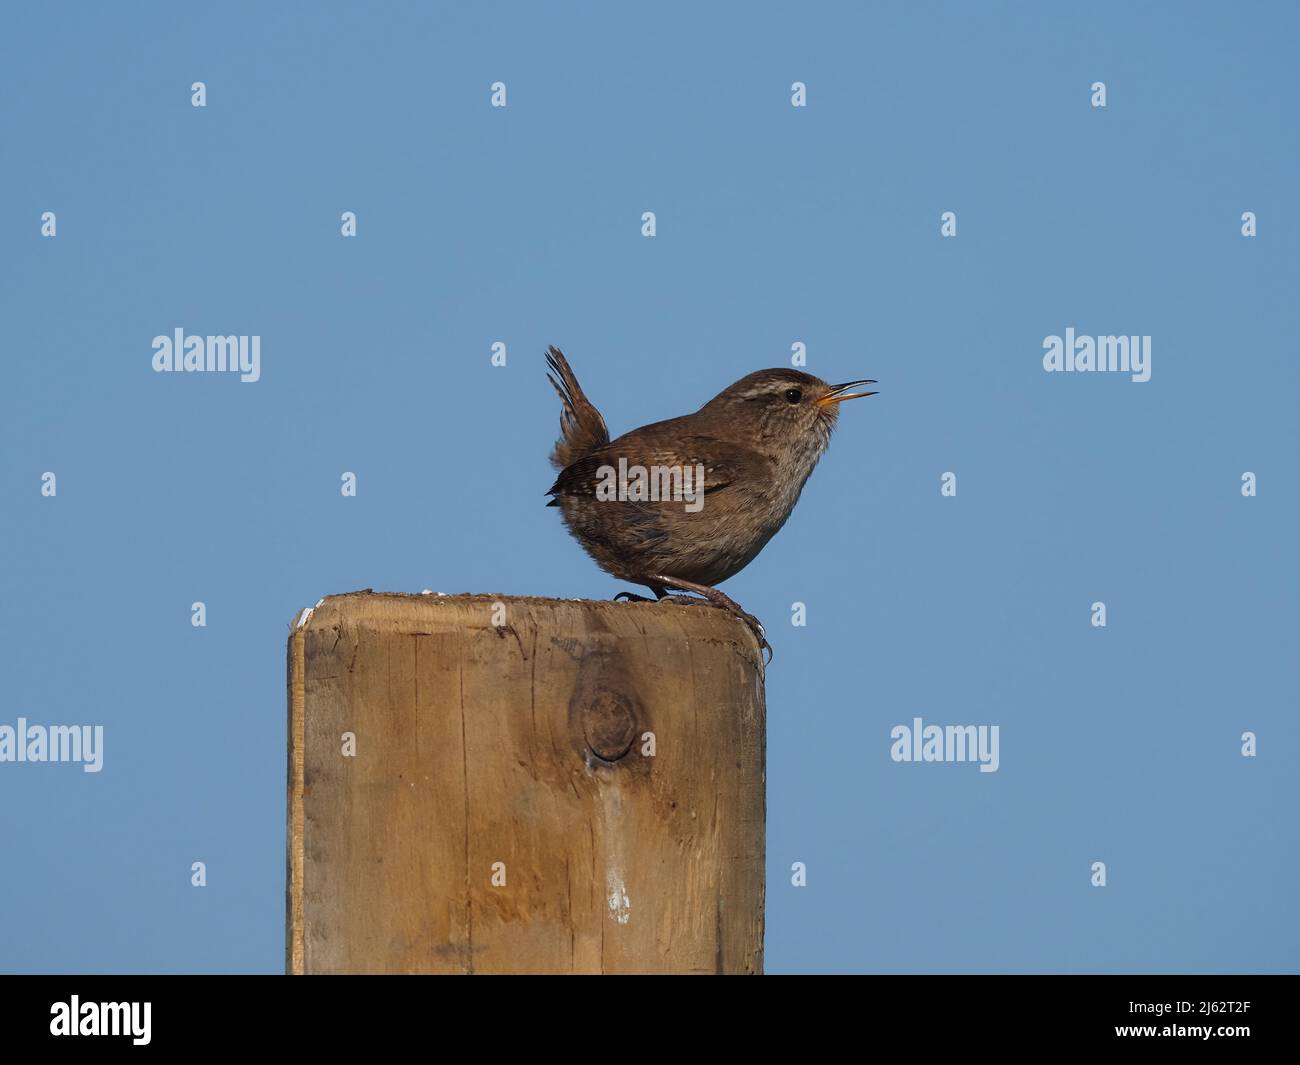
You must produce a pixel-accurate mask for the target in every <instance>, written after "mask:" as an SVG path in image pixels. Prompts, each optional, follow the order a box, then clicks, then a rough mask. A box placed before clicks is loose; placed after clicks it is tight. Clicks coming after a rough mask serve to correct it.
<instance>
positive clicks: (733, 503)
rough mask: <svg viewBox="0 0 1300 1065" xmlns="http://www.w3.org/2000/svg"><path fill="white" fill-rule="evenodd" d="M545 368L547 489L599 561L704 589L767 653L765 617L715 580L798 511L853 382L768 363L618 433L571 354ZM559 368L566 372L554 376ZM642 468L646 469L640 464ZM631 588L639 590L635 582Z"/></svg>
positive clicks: (653, 583) (658, 583) (638, 578)
mask: <svg viewBox="0 0 1300 1065" xmlns="http://www.w3.org/2000/svg"><path fill="white" fill-rule="evenodd" d="M546 361H547V363H548V364H549V366H550V368H551V369H552V370H553V371H554V373H555V376H554V377H552V376H551V375H550V374H548V375H547V379H548V380H549V381H550V382H551V384H552V385H553V386H554V388H555V391H556V392H558V393H559V395H560V401H561V402H562V403H563V404H564V410H563V412H562V413H561V415H560V438H559V440H557V441H556V444H555V450H554V451H553V452H552V453H551V462H552V464H553V465H554V466H556V467H557V468H558V469H559V470H560V475H559V477H557V478H556V480H555V484H553V485H552V486H551V489H550V491H549V492H548V493H547V495H550V496H552V497H554V498H552V499H551V501H550V502H549V503H548V504H547V506H552V507H555V506H558V507H559V508H560V513H561V514H562V515H563V516H564V523H565V525H567V526H568V528H569V531H570V532H571V533H572V534H573V535H574V537H576V538H577V540H578V542H579V543H580V544H582V546H583V548H584V549H585V550H586V552H587V554H589V555H590V556H591V557H592V558H593V559H594V560H595V562H596V564H597V565H598V566H600V568H601V569H603V570H605V572H607V573H610V574H612V575H613V576H615V577H617V578H619V579H620V580H625V581H631V582H632V583H634V584H643V585H645V586H646V587H648V588H649V589H650V590H651V591H652V592H653V593H654V594H655V597H656V598H657V599H664V598H665V597H667V598H669V599H672V600H673V601H675V602H687V603H698V602H700V601H701V600H698V599H693V598H691V597H689V596H670V595H668V589H669V588H672V589H675V590H677V591H682V592H695V593H697V594H698V595H702V596H704V598H705V599H706V600H708V601H709V602H711V603H713V604H714V605H715V606H719V607H722V608H723V609H724V610H727V611H729V612H731V613H733V614H735V615H736V616H737V617H739V618H741V619H742V620H743V621H744V622H745V623H746V624H748V625H749V626H750V628H751V629H752V630H753V631H754V635H755V636H756V637H757V638H758V641H759V644H760V646H761V647H762V648H764V649H766V650H768V651H769V652H770V650H771V645H770V644H768V642H767V639H766V636H765V635H764V633H763V627H762V625H761V624H760V623H759V621H758V619H757V618H755V617H754V616H753V615H751V614H748V613H746V612H745V611H744V610H743V609H741V607H740V606H739V605H738V604H737V603H736V602H735V601H734V600H732V599H731V598H730V597H728V596H727V595H725V594H724V593H722V592H720V591H718V589H717V588H716V587H714V585H717V584H721V583H722V582H723V581H725V580H726V579H727V578H728V577H731V576H734V575H735V574H736V573H739V572H740V571H741V570H742V569H744V568H745V567H746V566H747V565H749V563H750V562H751V561H753V559H754V556H755V555H757V554H758V553H759V551H761V550H762V549H763V545H764V544H766V543H767V542H768V541H769V540H770V539H772V537H773V536H774V535H776V532H777V530H778V529H780V528H781V526H782V525H784V524H785V521H786V519H787V518H788V517H789V516H790V512H791V510H793V509H794V505H795V503H796V502H798V500H799V494H800V493H801V492H802V491H803V486H804V482H805V481H807V480H808V476H809V474H811V473H812V471H813V467H814V466H816V465H817V460H818V459H819V458H821V456H822V452H824V451H825V450H826V446H827V445H828V444H829V443H830V439H831V432H832V430H833V429H834V428H835V422H836V419H837V418H838V417H839V405H840V403H842V402H843V401H844V400H846V399H857V398H859V397H861V396H874V395H875V394H876V393H875V392H849V391H848V390H849V389H850V388H853V387H855V386H857V385H873V384H875V383H876V382H875V381H870V380H864V381H850V382H848V383H847V384H842V385H828V384H827V383H826V382H825V381H822V380H820V379H818V378H816V377H813V376H812V374H806V373H801V372H800V371H798V370H786V369H774V370H759V371H758V372H756V373H752V374H750V375H749V376H748V377H742V378H741V379H740V380H739V381H737V382H736V383H735V384H734V385H732V386H731V387H730V388H727V389H724V390H723V391H722V392H719V393H718V394H717V395H716V396H714V397H713V399H711V400H709V402H708V403H706V404H705V405H704V406H703V407H701V408H700V409H699V410H698V411H696V412H695V413H694V414H687V415H684V416H682V417H680V418H670V419H669V420H668V421H663V422H655V423H653V424H652V425H644V426H642V427H641V428H640V429H633V430H632V431H631V432H630V433H625V434H623V435H622V436H620V437H619V438H618V439H617V440H614V441H611V440H610V439H609V430H608V429H606V428H605V419H604V418H602V417H601V415H600V411H598V410H597V409H596V408H595V406H593V405H592V403H591V401H590V400H589V399H587V396H586V394H585V393H584V392H583V391H582V387H581V386H580V385H579V384H578V379H577V377H576V376H575V375H574V373H573V370H571V369H570V368H569V363H568V360H566V359H565V357H564V355H563V354H562V353H561V352H560V350H559V349H558V348H555V347H552V348H550V350H549V352H548V353H547V356H546ZM556 378H558V380H557V379H556ZM638 471H640V472H638ZM623 596H626V597H627V598H629V599H637V600H641V599H642V597H641V596H636V595H632V594H631V593H630V592H623V593H620V595H619V596H616V597H615V598H621V597H623Z"/></svg>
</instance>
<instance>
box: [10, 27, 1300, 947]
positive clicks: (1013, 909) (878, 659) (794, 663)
mask: <svg viewBox="0 0 1300 1065" xmlns="http://www.w3.org/2000/svg"><path fill="white" fill-rule="evenodd" d="M1298 21H1300V20H1298V19H1297V14H1296V9H1295V8H1294V6H1293V5H1288V4H1250V3H1247V4H1240V5H1232V6H1228V5H1209V4H1173V3H1164V4H1156V3H1151V4H1142V5H1120V4H1105V3H1102V4H1089V5H1086V6H1082V7H1081V6H1078V5H1068V6H1067V5H1056V4H1050V5H1049V4H1041V5H1039V4H1033V5H1031V4H982V5H975V4H917V3H897V4H852V5H850V4H836V5H831V4H820V5H785V4H783V5H775V4H773V5H758V6H751V5H746V6H744V7H741V6H739V5H728V6H725V7H724V6H721V5H717V6H707V7H706V6H703V5H689V4H664V3H656V4H653V5H642V6H635V7H633V6H627V5H618V6H617V7H615V5H597V4H590V5H545V6H543V5H536V4H497V5H492V6H482V5H481V6H478V7H477V8H476V9H473V10H472V9H471V8H470V7H469V5H455V6H454V7H453V6H444V5H438V6H434V5H400V4H393V5H366V6H363V5H349V6H343V5H339V4H323V5H307V4H301V5H277V6H276V7H275V8H270V7H269V6H262V5H221V6H220V7H219V8H210V7H206V6H201V5H151V4H133V5H124V6H116V7H113V8H108V7H101V6H97V5H42V6H40V7H39V8H38V7H31V8H29V9H27V10H21V11H20V10H16V9H12V8H10V9H7V10H6V12H5V13H4V15H3V16H2V17H0V86H2V87H3V92H0V145H3V151H4V158H3V166H0V320H3V322H4V323H5V328H6V337H5V344H4V346H3V354H2V355H0V358H3V371H4V386H3V388H0V490H2V491H3V496H4V499H5V500H6V504H5V507H4V512H3V513H4V519H5V520H4V542H5V545H6V556H7V558H8V559H9V565H7V566H5V567H3V569H2V570H0V666H3V668H4V671H5V674H6V679H7V683H6V684H5V686H4V694H3V696H0V724H3V723H6V722H7V723H10V724H12V723H14V722H15V721H16V719H17V718H18V717H19V716H25V717H27V718H29V719H30V720H32V721H40V722H46V723H83V722H85V723H98V724H103V725H104V727H105V734H106V741H105V744H106V749H105V765H104V769H103V771H102V772H101V773H98V774H85V773H82V772H81V771H80V770H79V769H78V768H77V767H75V766H69V765H30V764H27V765H15V764H0V854H2V855H3V858H4V870H5V872H4V875H3V876H0V969H4V970H6V971H74V972H79V971H111V972H122V971H155V970H162V971H178V972H191V971H202V972H206V971H258V972H261V971H265V972H274V971H279V970H280V969H281V967H282V964H283V905H284V903H283V870H284V829H283V803H284V787H285V785H284V767H285V757H284V747H285V735H284V732H285V728H284V718H285V711H284V657H283V656H284V638H285V634H286V625H287V623H288V622H289V620H290V619H291V618H292V617H293V615H294V613H295V611H296V610H297V609H298V608H300V607H302V606H306V605H310V604H312V603H314V602H315V601H316V600H317V599H318V598H319V597H320V596H322V595H324V594H327V593H332V592H342V591H348V590H352V589H355V588H362V587H374V588H376V589H383V590H392V591H418V590H420V589H421V588H432V589H435V590H440V591H446V592H461V591H496V592H503V593H512V594H529V595H549V596H563V597H572V596H583V597H591V598H605V597H608V596H610V595H612V594H614V593H615V592H617V591H619V590H620V589H621V588H622V585H620V584H619V583H618V582H615V581H613V580H612V579H611V578H608V577H607V576H605V575H604V574H603V573H602V572H601V571H600V570H598V569H597V568H596V567H595V566H594V565H593V564H592V563H591V562H590V561H589V560H588V559H587V558H586V556H585V555H584V554H583V553H582V552H581V550H580V549H579V548H578V547H577V545H576V544H574V543H573V542H572V541H571V540H570V539H569V538H568V536H567V534H566V533H565V532H564V530H563V528H562V526H561V524H560V522H559V520H558V517H557V515H556V513H555V511H554V510H547V509H546V508H545V507H544V506H543V502H544V499H543V495H542V493H543V492H544V491H545V489H546V488H547V487H548V486H549V484H550V480H551V476H552V474H551V470H550V468H549V466H548V464H547V454H548V451H549V448H550V445H551V443H552V441H553V439H554V435H555V426H556V418H557V414H558V409H557V403H556V400H555V398H554V396H553V394H552V393H551V391H550V388H549V386H547V384H546V382H545V379H544V376H543V363H542V352H543V350H544V348H545V346H546V345H547V344H550V343H554V344H557V345H558V346H560V347H561V348H563V349H564V350H565V352H566V353H567V354H568V355H569V357H570V359H571V361H572V362H573V365H574V367H575V369H576V370H577V372H578V375H579V377H580V379H581V380H582V382H583V384H584V386H585V387H586V389H587V391H588V392H589V394H590V395H591V397H592V398H593V399H594V400H595V401H596V402H597V404H598V405H599V406H600V407H601V409H602V411H603V412H604V415H605V418H606V420H607V422H608V423H609V426H610V428H611V430H612V431H613V432H615V433H619V432H623V431H626V430H627V429H630V428H633V427H635V426H637V425H640V424H644V423H646V422H650V421H654V420H658V419H661V418H665V417H671V416H674V415H677V414H681V413H685V412H687V411H689V410H693V409H695V408H696V407H698V406H699V405H700V404H701V403H703V402H704V401H705V400H707V399H708V398H709V397H711V396H712V395H714V394H715V393H716V392H718V391H719V390H721V389H722V388H723V387H725V386H726V385H727V384H729V383H731V382H732V381H734V380H736V379H738V378H739V377H741V376H743V375H744V374H746V373H748V372H750V371H752V370H755V369H759V368H762V367H766V366H779V365H787V364H788V361H789V357H790V350H791V345H792V344H793V343H795V342H797V341H801V342H803V343H804V344H806V346H807V351H808V367H807V368H808V369H809V370H810V371H811V372H813V373H816V374H818V375H819V376H822V377H824V378H827V379H830V380H835V381H840V380H848V379H852V378H856V377H873V378H876V379H878V380H879V381H880V388H881V394H880V395H879V396H878V397H875V398H873V399H870V400H866V401H862V402H858V403H853V404H850V405H849V406H848V407H846V408H845V409H844V411H843V417H842V418H841V420H840V427H839V429H838V430H837V433H836V438H835V440H834V442H833V444H832V446H831V449H830V451H829V452H828V454H827V455H826V457H825V458H824V460H823V462H822V464H821V466H820V467H819V468H818V469H817V471H816V472H815V473H814V475H813V477H812V479H811V481H810V482H809V484H808V486H807V488H806V490H805V492H804V494H803V498H802V500H801V502H800V504H799V506H798V508H797V509H796V511H795V513H794V515H793V517H792V518H791V520H790V522H789V523H788V525H787V526H786V528H785V529H784V530H783V531H782V532H781V533H780V534H779V535H778V536H777V537H776V539H774V540H773V541H772V543H770V544H769V545H768V547H767V548H766V549H765V550H764V552H763V553H762V554H761V555H760V556H759V558H758V559H757V560H756V561H755V562H754V563H753V564H752V565H751V566H750V567H749V568H748V569H746V570H745V571H744V572H742V573H741V574H739V575H738V576H736V577H735V578H733V579H732V580H731V581H729V582H727V584H726V585H725V586H724V590H725V591H727V592H728V593H729V594H730V595H732V596H733V597H735V598H736V599H737V600H739V601H740V602H741V603H743V604H744V605H745V607H746V608H747V609H749V610H750V611H752V612H754V613H755V614H757V615H758V616H760V617H761V618H763V619H764V620H765V621H766V622H767V626H768V630H769V633H770V636H771V639H772V643H773V644H774V647H775V651H776V658H775V662H774V664H773V666H772V668H771V669H770V670H769V673H768V687H767V695H768V915H767V967H768V970H769V971H772V972H804V971H819V972H856V971H886V972H913V971H918V972H926V971H942V972H968V971H991V972H1002V971H1051V972H1056V971H1084V972H1121V971H1122V972H1128V971H1142V972H1180V971H1251V972H1253V971H1279V970H1285V971H1295V970H1296V969H1297V967H1298V966H1297V957H1298V956H1300V928H1298V927H1297V920H1296V918H1297V913H1296V903H1295V891H1294V885H1295V883H1296V882H1297V880H1300V848H1298V841H1297V832H1298V830H1297V825H1296V818H1295V811H1296V809H1297V805H1298V803H1297V800H1298V799H1300V775H1298V774H1297V773H1296V771H1295V765H1294V758H1295V752H1296V750H1297V742H1298V741H1300V726H1298V725H1297V722H1296V714H1295V700H1296V694H1295V693H1296V655H1295V650H1294V646H1295V607H1294V604H1295V602H1296V594H1297V576H1298V573H1297V563H1296V560H1295V544H1296V543H1297V541H1298V539H1300V536H1298V534H1300V528H1298V526H1300V520H1298V519H1300V512H1298V510H1297V503H1296V499H1297V492H1296V488H1297V485H1296V480H1297V477H1296V460H1297V454H1298V451H1297V420H1296V417H1295V406H1294V405H1295V398H1294V397H1295V395H1296V393H1297V386H1300V370H1298V369H1297V362H1296V358H1295V356H1296V351H1295V346H1296V333H1295V315H1294V309H1295V293H1296V290H1297V280H1298V278H1297V270H1296V256H1295V247H1296V240H1297V223H1296V215H1295V197H1296V189H1297V188H1300V145H1298V143H1297V127H1296V120H1295V114H1296V111H1297V105H1298V104H1300V99H1298V96H1300V93H1298V92H1297V89H1298V79H1300V74H1298V72H1297V67H1296V64H1295V62H1294V49H1295V42H1296V40H1297V30H1298V29H1300V25H1297V23H1298ZM498 80H500V81H504V82H505V83H506V85H507V89H508V101H509V103H508V106H507V107H506V108H504V109H493V108H491V107H490V106H489V86H490V85H491V83H492V82H494V81H498ZM194 81H203V82H205V84H206V86H207V93H208V104H207V107H205V108H202V109H198V108H194V107H192V106H191V104H190V86H191V84H192V83H193V82H194ZM794 81H803V82H805V83H806V84H807V86H808V106H807V107H806V108H793V107H791V106H790V86H791V83H792V82H794ZM1095 81H1104V82H1105V83H1106V86H1107V106H1106V107H1105V108H1104V109H1101V108H1094V107H1092V106H1090V102H1089V98H1090V86H1091V85H1092V83H1093V82H1095ZM349 210H350V211H355V212H356V213H357V217H358V236H357V237H356V238H355V239H343V238H342V237H340V235H339V224H340V223H339V216H340V214H341V213H342V212H343V211H349ZM45 211H53V212H55V213H56V215H57V225H58V235H57V237H55V238H53V239H50V238H43V237H42V236H41V234H40V218H41V215H42V212H45ZM644 211H654V212H655V214H656V218H657V235H656V236H655V237H654V238H653V239H647V238H644V237H642V236H641V233H640V225H641V221H640V220H641V215H642V212H644ZM944 211H953V212H955V213H956V215H957V219H958V231H957V236H956V237H955V238H950V239H945V238H942V237H941V236H940V232H939V220H940V215H941V213H942V212H944ZM1244 211H1253V212H1255V214H1256V216H1257V218H1258V227H1259V232H1258V236H1256V237H1254V238H1245V237H1243V236H1242V235H1241V232H1240V229H1241V221H1240V219H1241V215H1242V213H1243V212H1244ZM177 327H183V328H185V329H186V330H187V331H188V332H190V333H200V334H207V333H222V334H225V333H235V334H257V335H259V336H260V337H261V338H262V367H261V369H262V376H261V380H260V381H258V382H257V383H256V384H241V383H239V382H238V381H237V380H233V379H228V378H214V377H209V376H204V375H180V374H155V373H154V372H153V371H152V369H151V366H150V360H151V356H152V349H151V341H152V338H153V337H154V336H155V335H158V334H169V333H170V332H171V331H172V330H174V329H175V328H177ZM1067 327H1072V328H1074V329H1075V330H1076V331H1077V332H1078V333H1080V334H1089V335H1105V334H1137V335H1147V336H1150V337H1151V338H1152V376H1151V380H1150V381H1148V382H1146V383H1134V382H1131V381H1130V380H1129V379H1128V378H1127V377H1126V376H1123V375H1119V374H1104V373H1097V374H1070V375H1067V374H1048V373H1045V372H1044V371H1043V368H1042V361H1041V360H1042V350H1043V349H1042V343H1043V339H1044V338H1045V337H1047V336H1050V335H1059V334H1063V333H1064V331H1065V330H1066V329H1067ZM496 341H502V342H504V343H505V344H506V345H507V351H508V356H507V365H506V366H505V367H504V368H494V367H492V366H491V364H490V354H491V350H490V349H491V345H492V344H493V343H494V342H496ZM344 470H349V471H355V472H356V473H357V474H358V478H359V491H358V495H357V497H356V498H355V499H343V498H342V497H341V496H340V493H339V490H338V485H339V477H340V474H341V472H342V471H344ZM45 471H54V472H56V473H57V477H58V495H57V497H55V498H54V499H49V498H42V496H41V494H40V477H41V474H42V473H43V472H45ZM945 471H952V472H955V473H956V474H957V478H958V494H957V495H956V497H954V498H943V497H941V496H940V492H939V483H940V482H939V479H940V475H941V474H942V473H944V472H945ZM1245 471H1252V472H1254V473H1255V474H1256V475H1257V478H1258V494H1257V496H1256V497H1254V498H1244V497H1243V496H1242V494H1241V491H1240V485H1241V475H1242V473H1243V472H1245ZM195 600H202V601H204V602H205V603H206V604H207V611H208V619H207V620H208V624H207V627H206V628H203V629H196V628H193V627H192V626H191V625H190V604H191V603H192V602H193V601H195ZM796 601H798V602H803V603H805V604H807V611H808V624H807V626H806V627H802V628H796V627H793V626H791V625H790V624H789V618H790V611H791V604H792V603H793V602H796ZM1094 601H1104V602H1105V603H1106V606H1107V625H1106V627H1105V628H1095V627H1093V626H1092V625H1091V624H1090V606H1091V604H1092V603H1093V602H1094ZM916 716H920V717H922V718H923V719H924V720H925V721H926V722H931V723H938V724H967V723H972V724H997V725H998V726H999V728H1000V735H1001V765H1000V768H999V770H998V772H996V773H991V774H981V773H979V772H977V771H976V770H975V767H974V766H971V765H945V764H898V763H895V762H893V761H891V759H890V757H889V749H890V738H889V733H890V729H891V728H893V727H894V726H895V725H896V724H899V723H907V722H910V721H911V720H912V719H913V718H914V717H916ZM1244 731H1253V732H1255V733H1256V734H1257V736H1258V738H1259V739H1258V743H1259V753H1258V756H1257V757H1255V758H1244V757H1242V755H1241V752H1240V748H1241V742H1240V737H1241V734H1242V733H1243V732H1244ZM1288 758H1291V759H1292V761H1291V762H1288V761H1287V759H1288ZM195 860H202V861H204V862H206V863H207V867H208V877H209V886H208V887H206V888H204V889H202V890H198V889H195V888H192V887H191V886H190V872H189V870H190V863H191V862H193V861H195ZM796 861H800V862H804V863H806V864H807V868H808V886H806V887H803V888H796V887H793V886H791V884H790V867H791V863H793V862H796ZM1095 861H1104V862H1105V863H1106V866H1107V876H1108V883H1107V886H1106V887H1105V888H1095V887H1093V886H1091V884H1090V869H1091V866H1092V863H1093V862H1095Z"/></svg>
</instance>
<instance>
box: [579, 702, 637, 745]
mask: <svg viewBox="0 0 1300 1065" xmlns="http://www.w3.org/2000/svg"><path fill="white" fill-rule="evenodd" d="M582 731H583V736H584V738H585V739H586V741H587V746H588V747H590V748H591V752H592V754H594V755H595V756H596V757H597V758H601V759H603V760H604V761H606V762H617V761H618V760H619V759H620V758H622V757H623V756H624V755H625V754H627V752H628V751H629V750H631V748H632V741H633V740H635V739H636V714H635V713H634V712H633V709H632V704H631V702H630V701H629V700H628V698H627V697H626V696H625V695H623V694H622V693H621V692H616V691H611V690H610V689H608V688H597V689H596V691H595V692H593V693H592V696H591V699H590V700H589V701H588V702H587V704H586V705H585V706H584V707H583V709H582Z"/></svg>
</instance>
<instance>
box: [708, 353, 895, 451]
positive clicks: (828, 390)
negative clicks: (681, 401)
mask: <svg viewBox="0 0 1300 1065" xmlns="http://www.w3.org/2000/svg"><path fill="white" fill-rule="evenodd" d="M875 383H876V382H875V381H871V380H863V381H849V382H846V383H845V384H842V385H828V384H827V383H826V382H825V381H823V380H822V379H821V378H819V377H814V376H813V375H812V374H809V373H803V372H801V371H799V370H786V369H775V370H759V371H757V372H756V373H752V374H750V375H749V376H748V377H742V378H741V379H740V380H739V381H737V382H736V383H735V384H734V385H732V386H731V387H730V388H726V389H723V390H722V391H721V392H719V393H718V394H717V395H716V396H714V397H713V398H712V399H711V400H709V402H708V403H706V404H705V405H704V407H703V408H701V413H705V412H707V413H709V414H710V415H713V416H714V417H715V418H716V419H718V421H719V422H720V423H721V424H722V425H725V426H726V428H727V433H726V435H727V436H729V437H733V438H734V439H736V440H737V441H738V442H746V441H748V442H749V443H750V444H751V446H756V447H757V448H758V449H759V450H761V451H764V452H768V453H780V452H782V451H788V450H793V451H795V452H798V453H801V454H802V453H807V452H809V451H811V452H812V453H813V455H814V461H815V457H816V456H819V455H820V454H821V453H822V452H823V451H824V450H826V445H827V444H828V443H830V439H831V431H832V430H833V429H834V428H835V422H836V420H837V419H838V418H839V410H840V404H841V403H843V402H844V401H845V400H847V399H859V398H861V397H863V396H874V395H875V394H876V393H875V392H853V391H851V389H854V388H856V387H858V386H859V385H874V384H875Z"/></svg>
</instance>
